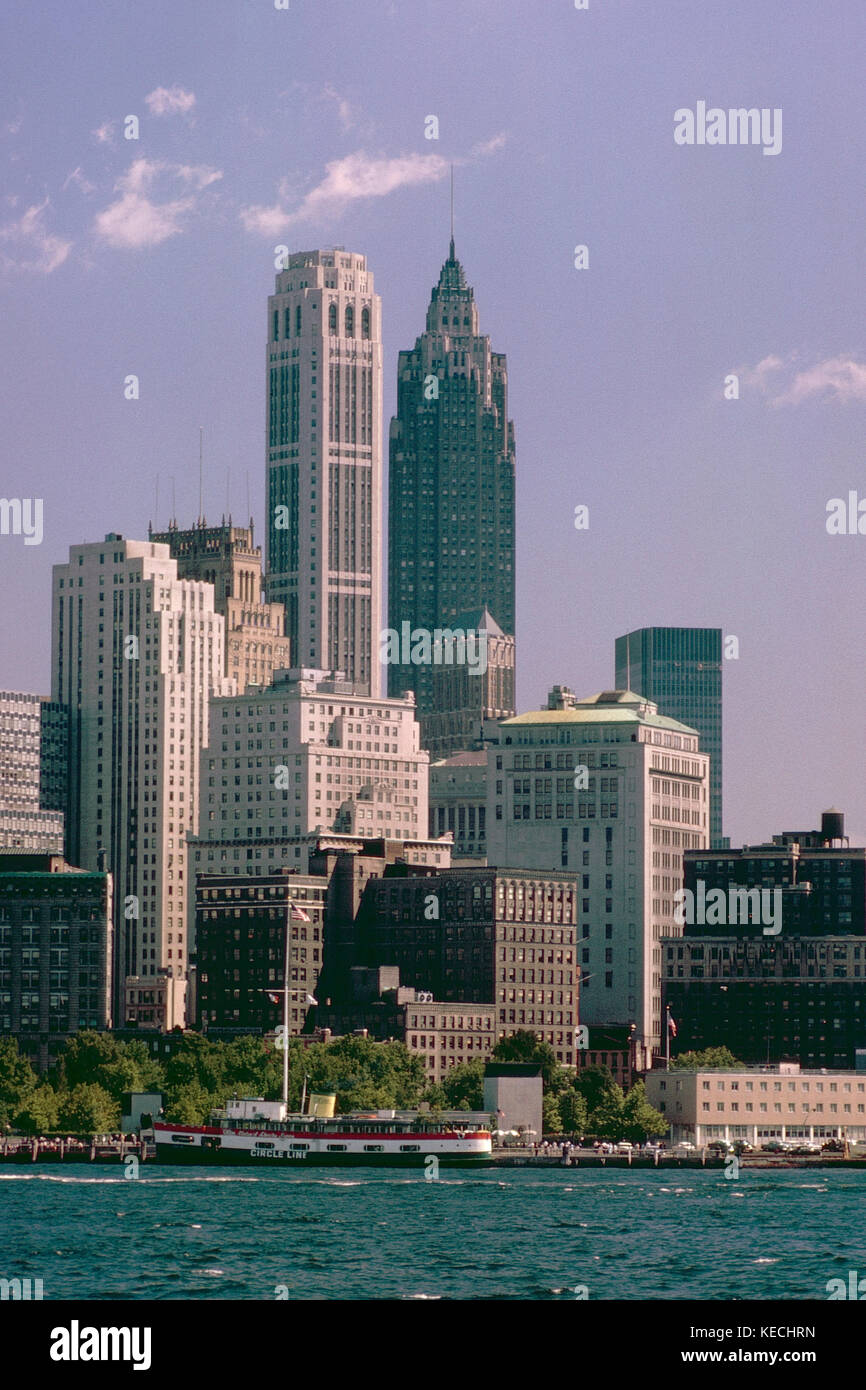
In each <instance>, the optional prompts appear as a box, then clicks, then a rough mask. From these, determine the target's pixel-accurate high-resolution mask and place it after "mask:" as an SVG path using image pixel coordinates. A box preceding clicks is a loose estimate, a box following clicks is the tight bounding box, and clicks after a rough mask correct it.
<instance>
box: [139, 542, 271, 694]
mask: <svg viewBox="0 0 866 1390" xmlns="http://www.w3.org/2000/svg"><path fill="white" fill-rule="evenodd" d="M149 539H150V540H153V541H157V542H159V543H161V544H164V545H167V546H168V548H169V552H170V554H171V556H172V559H174V560H176V561H177V577H178V579H200V580H204V581H205V582H206V583H208V584H213V586H214V610H215V612H217V613H221V614H222V615H223V617H224V618H225V620H226V635H225V668H224V670H225V675H226V676H227V677H228V678H229V679H230V680H232V681H233V682H234V685H235V688H236V690H237V692H238V694H239V695H242V694H243V693H244V691H245V690H246V689H247V687H248V686H251V685H257V686H266V685H270V684H271V681H272V680H273V678H274V672H275V671H278V670H282V669H287V668H288V667H289V666H291V661H290V643H289V639H288V637H287V636H286V613H285V608H284V607H283V605H282V604H281V603H265V601H264V597H263V595H262V548H261V546H259V545H255V544H254V540H253V522H252V518H250V524H249V526H248V527H247V526H233V525H232V522H231V517H229V521H228V525H226V524H225V521H223V524H222V525H221V526H208V525H207V524H206V523H205V521H204V519H202V520H201V521H200V522H199V523H197V524H196V525H195V526H191V527H190V528H189V529H188V530H186V531H180V530H178V528H177V523H176V522H175V523H172V524H171V525H170V526H169V528H168V530H167V531H159V532H150V533H149Z"/></svg>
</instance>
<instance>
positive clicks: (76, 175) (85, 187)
mask: <svg viewBox="0 0 866 1390" xmlns="http://www.w3.org/2000/svg"><path fill="white" fill-rule="evenodd" d="M71 183H74V184H75V186H76V187H77V188H80V189H81V192H82V193H92V192H93V191H94V189H95V188H96V184H95V183H91V182H90V180H89V179H86V178H85V177H84V175H83V173H82V172H81V165H80V164H79V166H78V168H77V169H73V170H72V173H71V174H67V175H66V181H65V183H64V184H63V192H64V193H65V192H66V190H67V188H68V187H69V185H70V184H71Z"/></svg>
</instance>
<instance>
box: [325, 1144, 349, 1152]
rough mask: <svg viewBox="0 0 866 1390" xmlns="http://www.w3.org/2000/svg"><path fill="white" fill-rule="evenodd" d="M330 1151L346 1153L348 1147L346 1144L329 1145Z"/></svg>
mask: <svg viewBox="0 0 866 1390" xmlns="http://www.w3.org/2000/svg"><path fill="white" fill-rule="evenodd" d="M328 1149H329V1150H331V1151H333V1150H337V1151H339V1152H340V1153H345V1151H346V1145H345V1144H329V1145H328Z"/></svg>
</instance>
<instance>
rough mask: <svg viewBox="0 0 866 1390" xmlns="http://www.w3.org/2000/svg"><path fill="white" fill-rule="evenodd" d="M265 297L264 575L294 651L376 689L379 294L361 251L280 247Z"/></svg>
mask: <svg viewBox="0 0 866 1390" xmlns="http://www.w3.org/2000/svg"><path fill="white" fill-rule="evenodd" d="M285 261H286V264H285V268H284V269H281V270H279V271H278V272H277V279H276V288H275V290H274V293H273V294H272V295H271V296H270V298H269V300H268V348H267V364H268V419H267V436H268V439H267V578H266V588H267V594H268V599H269V600H270V601H271V602H277V603H283V604H285V608H286V634H287V636H288V638H289V641H290V644H291V652H292V663H293V665H294V666H299V667H314V668H318V669H319V670H326V671H342V672H344V673H345V676H346V678H347V679H348V680H350V681H353V682H356V683H357V684H360V685H363V686H365V687H366V688H367V689H368V690H369V693H370V694H371V695H377V694H378V693H379V657H378V651H379V629H380V624H381V616H382V615H381V603H382V600H381V566H382V532H381V499H382V443H381V438H382V341H381V338H382V334H381V305H380V301H379V297H378V295H376V294H374V292H373V275H372V273H371V272H370V271H369V270H368V269H367V261H366V257H364V256H358V255H354V254H351V253H349V252H345V251H342V250H339V249H338V250H330V251H301V252H298V253H297V254H294V255H290V256H287V257H286V258H285Z"/></svg>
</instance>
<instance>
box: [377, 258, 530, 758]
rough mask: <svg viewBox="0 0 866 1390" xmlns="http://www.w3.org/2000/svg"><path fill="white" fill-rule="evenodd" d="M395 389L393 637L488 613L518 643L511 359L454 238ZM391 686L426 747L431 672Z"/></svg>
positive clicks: (420, 671)
mask: <svg viewBox="0 0 866 1390" xmlns="http://www.w3.org/2000/svg"><path fill="white" fill-rule="evenodd" d="M397 392H398V394H397V414H396V416H395V418H394V419H393V420H392V421H391V433H390V478H389V493H390V495H389V512H388V527H389V537H388V545H389V551H388V605H389V626H390V628H392V629H393V630H394V631H396V632H400V631H401V625H402V623H404V622H407V621H408V622H409V623H411V624H412V625H413V627H418V628H426V629H429V630H431V631H432V630H435V628H436V627H442V628H449V627H453V626H454V620H455V619H456V618H457V617H458V615H459V614H461V613H465V612H471V611H473V610H475V611H477V610H480V609H484V608H486V609H487V610H488V612H489V614H491V615H492V617H493V618H494V619H495V620H496V622H497V623H498V625H499V628H500V629H501V630H502V632H503V633H504V634H506V635H507V636H513V635H514V568H515V566H514V426H513V424H512V423H511V421H510V420H509V419H508V374H507V370H506V362H505V357H504V355H503V354H502V353H496V352H492V351H491V348H490V339H489V338H488V337H486V336H484V335H482V334H481V333H479V331H478V309H477V307H476V304H475V297H474V294H473V291H472V288H471V286H469V285H467V283H466V276H465V274H464V272H463V267H462V265H461V264H460V262H459V261H458V260H457V258H456V256H455V253H454V239H453V237H452V239H451V245H450V249H449V253H448V259H447V261H446V262H445V264H444V266H443V267H442V273H441V274H440V276H439V283H438V285H436V287H435V288H434V290H433V293H432V297H431V300H430V307H429V308H428V310H427V327H426V329H425V331H424V332H423V333H422V335H421V337H420V338H418V339H417V340H416V342H415V347H414V348H413V349H411V350H410V351H407V352H401V353H400V357H399V364H398V385H397ZM472 679H473V677H471V676H470V677H469V680H470V683H471V681H472ZM475 679H477V678H475ZM388 689H389V692H390V693H391V694H393V695H396V694H399V693H401V692H402V691H405V690H414V691H415V693H416V700H417V703H418V715H419V719H420V720H421V725H422V743H424V744H425V746H426V743H425V738H424V735H425V732H427V733H428V735H429V732H430V731H429V720H430V717H431V716H432V715H434V714H437V713H438V714H441V713H443V711H442V710H439V709H437V705H436V698H435V693H434V670H433V668H432V667H431V666H430V665H428V666H420V665H405V666H404V665H392V666H390V667H389V671H388ZM511 699H512V701H513V691H512V694H511ZM503 712H504V711H502V710H499V711H497V713H498V714H500V715H501V714H502V713H503ZM507 712H508V713H510V712H512V711H510V710H509V711H507Z"/></svg>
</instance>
